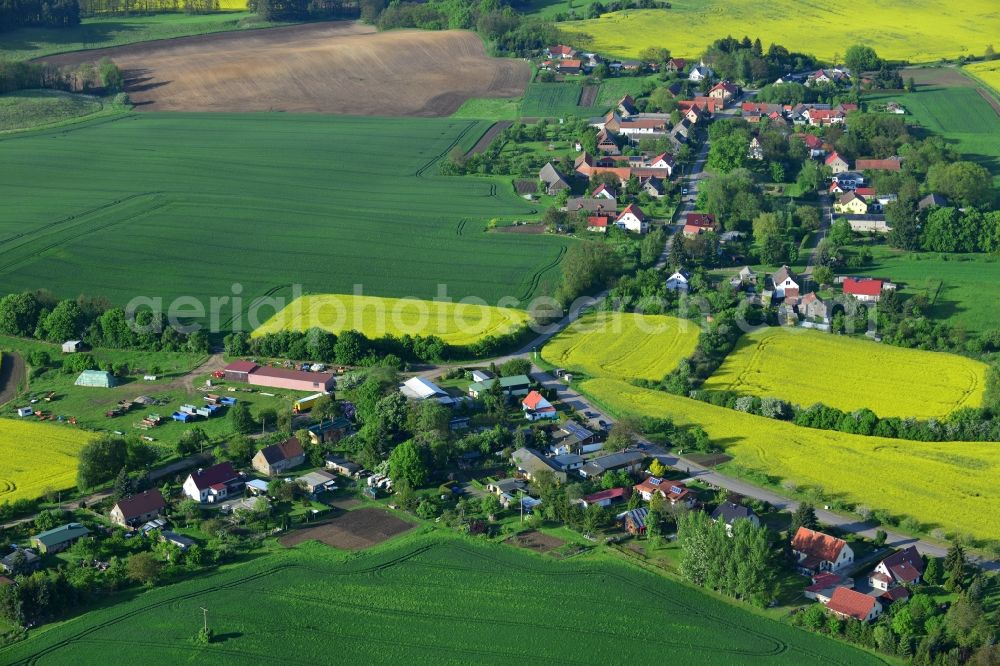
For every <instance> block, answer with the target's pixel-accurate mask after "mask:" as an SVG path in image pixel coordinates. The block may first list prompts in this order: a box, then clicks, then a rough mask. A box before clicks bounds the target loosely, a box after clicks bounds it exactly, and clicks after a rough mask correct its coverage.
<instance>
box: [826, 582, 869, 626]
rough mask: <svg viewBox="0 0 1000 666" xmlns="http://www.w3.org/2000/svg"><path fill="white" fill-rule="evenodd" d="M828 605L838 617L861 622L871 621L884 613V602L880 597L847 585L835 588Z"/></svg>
mask: <svg viewBox="0 0 1000 666" xmlns="http://www.w3.org/2000/svg"><path fill="white" fill-rule="evenodd" d="M826 607H827V609H828V610H829V611H830V612H831V613H833V614H834V615H836V616H837V617H840V618H851V619H854V620H857V621H859V622H871V621H872V620H875V619H877V618H878V616H880V615H881V614H882V604H881V603H879V601H878V599H876V598H875V597H872V596H870V595H867V594H862V593H861V592H857V591H855V590H851V589H849V588H846V587H838V588H837V589H835V590H834V591H833V596H832V597H830V601H829V603H827V605H826Z"/></svg>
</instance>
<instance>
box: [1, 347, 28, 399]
mask: <svg viewBox="0 0 1000 666" xmlns="http://www.w3.org/2000/svg"><path fill="white" fill-rule="evenodd" d="M26 374H27V373H26V372H25V369H24V359H23V358H21V357H20V355H18V354H9V353H4V354H3V360H2V361H0V405H3V404H5V403H8V402H10V401H11V400H13V399H14V398H15V397H17V387H18V386H20V384H21V382H23V381H24V378H25V376H26Z"/></svg>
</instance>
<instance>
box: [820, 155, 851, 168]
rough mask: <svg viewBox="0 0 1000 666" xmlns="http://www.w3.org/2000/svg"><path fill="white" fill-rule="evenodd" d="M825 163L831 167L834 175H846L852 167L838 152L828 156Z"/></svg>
mask: <svg viewBox="0 0 1000 666" xmlns="http://www.w3.org/2000/svg"><path fill="white" fill-rule="evenodd" d="M823 163H824V164H825V165H827V166H828V167H830V170H831V171H832V172H833V173H834V174H838V173H844V172H846V171H847V170H848V169H850V165H849V164H848V163H847V160H845V159H844V158H843V157H841V156H840V155H838V154H837V151H833V152H832V153H830V154H829V155H827V156H826V159H825V160H823Z"/></svg>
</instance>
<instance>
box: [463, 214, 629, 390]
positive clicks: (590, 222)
mask: <svg viewBox="0 0 1000 666" xmlns="http://www.w3.org/2000/svg"><path fill="white" fill-rule="evenodd" d="M613 219H614V218H612V217H608V216H607V215H591V216H588V217H587V226H588V227H595V228H598V229H599V228H601V227H606V226H608V225H609V224H611V220H613ZM469 388H472V387H471V386H470V387H469Z"/></svg>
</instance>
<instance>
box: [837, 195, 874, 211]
mask: <svg viewBox="0 0 1000 666" xmlns="http://www.w3.org/2000/svg"><path fill="white" fill-rule="evenodd" d="M833 210H834V212H836V213H848V214H851V215H864V214H866V213H867V212H868V202H866V201H865V200H864V198H862V197H860V196H858V193H857V191H850V192H847V193H845V194H842V195H840V197H839V198H838V199H837V201H836V202H835V203H834V204H833Z"/></svg>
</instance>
